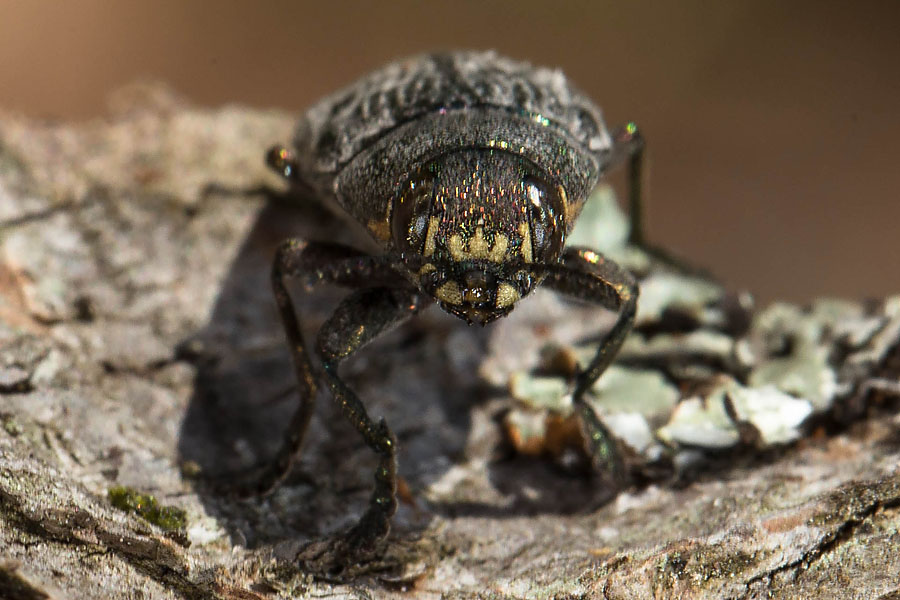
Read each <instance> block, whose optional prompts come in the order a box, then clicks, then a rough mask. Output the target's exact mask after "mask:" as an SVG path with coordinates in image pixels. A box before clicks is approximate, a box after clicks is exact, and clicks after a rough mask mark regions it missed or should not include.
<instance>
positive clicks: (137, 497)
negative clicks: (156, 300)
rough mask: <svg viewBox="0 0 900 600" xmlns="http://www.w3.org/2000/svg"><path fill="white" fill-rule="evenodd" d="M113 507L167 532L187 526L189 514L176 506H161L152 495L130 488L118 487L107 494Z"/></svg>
mask: <svg viewBox="0 0 900 600" xmlns="http://www.w3.org/2000/svg"><path fill="white" fill-rule="evenodd" d="M107 495H108V497H109V501H110V502H111V503H112V505H113V506H115V507H116V508H118V509H119V510H124V511H125V512H131V513H134V514H136V515H138V516H139V517H141V518H143V519H144V520H146V521H149V522H150V523H153V524H154V525H156V526H157V527H159V528H160V529H162V530H163V531H166V532H170V531H180V530H183V529H184V528H185V527H186V525H187V514H186V513H185V512H184V511H183V510H182V509H180V508H175V507H174V506H160V504H159V502H157V501H156V498H154V497H153V496H151V495H150V494H141V493H139V492H137V491H135V490H133V489H131V488H129V487H125V486H117V487H113V488H110V489H109V492H108V493H107Z"/></svg>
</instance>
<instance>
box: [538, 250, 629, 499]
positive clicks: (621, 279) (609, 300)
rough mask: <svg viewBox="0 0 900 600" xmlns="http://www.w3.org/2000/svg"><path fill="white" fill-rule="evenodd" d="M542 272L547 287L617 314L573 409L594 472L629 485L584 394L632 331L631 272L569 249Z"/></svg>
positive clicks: (579, 379) (581, 377) (581, 376)
mask: <svg viewBox="0 0 900 600" xmlns="http://www.w3.org/2000/svg"><path fill="white" fill-rule="evenodd" d="M543 269H546V270H543ZM543 269H542V272H544V273H546V279H545V280H544V284H545V285H548V286H549V287H551V288H552V289H554V290H556V291H557V292H560V293H563V294H566V295H568V296H573V297H576V298H580V299H582V300H587V301H589V302H595V303H597V304H600V305H601V306H603V307H604V308H607V309H609V310H613V311H616V312H617V313H618V318H617V319H616V322H615V324H614V325H613V327H612V329H610V330H609V332H608V333H607V334H606V335H605V336H604V338H603V339H602V340H601V341H600V345H599V346H598V348H597V353H596V354H595V355H594V358H593V359H592V360H591V362H590V364H588V366H587V368H585V369H584V370H582V371H580V372H579V373H578V375H577V376H576V378H575V390H574V391H573V393H572V403H573V405H574V407H575V410H576V411H577V413H578V416H579V418H580V420H581V426H582V428H583V433H584V436H585V440H587V443H588V452H589V454H590V456H591V462H592V464H593V466H594V468H595V469H596V470H598V471H605V472H608V473H610V474H611V475H612V477H613V479H614V480H615V481H616V482H617V483H621V482H623V481H624V479H625V469H624V465H623V461H622V457H621V455H620V453H619V451H618V450H617V448H616V442H615V440H614V439H613V436H612V434H611V433H610V431H609V430H608V429H607V428H606V426H605V425H604V424H603V423H602V422H601V421H600V419H599V418H598V417H597V415H596V413H594V410H593V409H592V408H591V407H590V405H589V404H588V403H587V401H586V400H585V393H586V392H587V391H588V390H589V389H590V388H591V386H592V385H593V384H594V382H595V381H597V379H598V378H599V377H600V375H602V374H603V371H605V370H606V368H607V367H608V366H609V364H610V363H611V362H612V360H613V358H614V357H615V356H616V354H617V353H618V351H619V348H621V347H622V343H623V342H624V341H625V337H626V336H627V335H628V332H629V331H631V328H632V327H633V325H634V317H635V312H636V309H637V299H638V287H637V283H636V282H635V280H634V277H632V276H631V274H630V273H629V272H628V271H626V270H625V269H623V268H621V267H619V266H618V265H617V264H616V263H614V262H612V261H611V260H609V259H608V258H606V257H604V256H603V255H601V254H600V253H598V252H594V251H592V250H588V249H586V248H567V249H566V251H565V253H564V254H563V256H562V258H561V262H560V264H558V265H544V266H543Z"/></svg>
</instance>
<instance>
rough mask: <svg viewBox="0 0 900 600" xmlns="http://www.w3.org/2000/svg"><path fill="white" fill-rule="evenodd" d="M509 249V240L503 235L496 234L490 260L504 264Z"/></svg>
mask: <svg viewBox="0 0 900 600" xmlns="http://www.w3.org/2000/svg"><path fill="white" fill-rule="evenodd" d="M507 248H509V239H508V238H507V237H506V236H505V235H503V234H502V233H498V234H496V235H495V236H494V247H493V248H491V253H490V255H489V256H488V258H489V259H491V260H492V261H494V262H502V261H503V259H504V258H505V257H506V249H507Z"/></svg>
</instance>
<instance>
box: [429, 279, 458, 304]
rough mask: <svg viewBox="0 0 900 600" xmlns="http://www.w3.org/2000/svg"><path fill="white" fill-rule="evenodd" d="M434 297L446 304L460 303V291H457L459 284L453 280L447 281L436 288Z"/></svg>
mask: <svg viewBox="0 0 900 600" xmlns="http://www.w3.org/2000/svg"><path fill="white" fill-rule="evenodd" d="M434 297H435V298H437V299H438V300H440V301H441V302H446V303H447V304H462V293H461V292H460V291H459V284H457V283H456V282H455V281H448V282H447V283H445V284H444V285H442V286H441V287H439V288H438V289H436V290H435V292H434Z"/></svg>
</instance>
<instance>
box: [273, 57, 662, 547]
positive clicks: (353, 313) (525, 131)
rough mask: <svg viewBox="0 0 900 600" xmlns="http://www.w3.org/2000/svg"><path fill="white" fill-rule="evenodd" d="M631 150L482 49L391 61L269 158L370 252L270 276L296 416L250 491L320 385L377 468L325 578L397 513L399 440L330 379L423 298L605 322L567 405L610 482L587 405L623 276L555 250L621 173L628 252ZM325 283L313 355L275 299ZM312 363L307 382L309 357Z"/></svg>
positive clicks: (315, 252) (316, 109)
mask: <svg viewBox="0 0 900 600" xmlns="http://www.w3.org/2000/svg"><path fill="white" fill-rule="evenodd" d="M643 148H644V142H643V139H642V137H641V135H640V134H639V132H638V131H637V128H636V127H635V126H634V125H633V124H629V125H627V126H626V127H624V128H622V129H621V130H619V131H618V132H616V133H615V134H610V133H609V132H608V131H607V129H606V126H605V124H604V122H603V119H602V117H601V113H600V110H599V108H598V107H597V106H595V105H594V104H593V103H592V102H591V101H590V100H588V99H587V98H586V97H585V96H584V95H583V94H582V93H581V92H579V91H578V90H577V89H576V88H574V87H573V86H572V85H570V84H569V83H568V81H567V80H566V78H565V77H564V75H563V74H562V73H561V72H560V71H558V70H551V69H546V68H538V67H533V66H531V65H529V64H526V63H522V62H517V61H514V60H511V59H508V58H504V57H501V56H499V55H497V54H496V53H494V52H462V51H461V52H450V53H438V54H430V55H423V56H416V57H413V58H409V59H406V60H401V61H397V62H393V63H391V64H388V65H387V66H385V67H383V68H382V69H380V70H377V71H375V72H373V73H371V74H370V75H368V76H365V77H363V78H362V79H360V80H359V81H357V82H356V83H354V84H352V85H351V86H349V87H348V88H346V89H344V90H342V91H339V92H337V93H336V94H334V95H332V96H329V97H327V98H325V99H324V100H321V101H320V102H319V103H317V104H316V105H314V106H313V107H312V108H311V109H309V111H308V112H307V113H306V114H305V115H304V116H303V117H302V118H301V120H300V122H299V124H298V126H297V129H296V131H295V134H294V138H293V143H292V146H291V147H290V148H285V147H275V148H273V149H271V150H270V151H269V153H268V155H267V162H268V163H269V165H270V166H271V167H272V168H274V169H275V170H276V171H277V172H278V173H280V174H281V175H282V176H284V177H285V178H286V179H287V180H289V181H290V182H291V183H292V184H293V185H295V186H297V187H299V188H303V189H305V190H306V191H307V192H310V193H312V194H313V195H314V196H316V197H317V198H320V199H323V200H329V201H336V203H337V205H338V206H340V207H341V209H343V211H345V212H346V213H349V215H350V216H351V217H352V218H353V219H355V220H356V221H358V222H359V223H361V224H362V225H364V226H365V228H366V229H367V230H368V232H369V234H371V236H372V237H373V238H374V240H375V241H376V242H378V244H379V245H380V247H381V248H382V249H383V253H382V254H381V255H377V256H373V255H369V254H366V253H364V252H362V251H359V250H356V249H353V248H350V247H347V246H343V245H338V244H334V243H324V242H312V241H307V240H302V239H288V240H286V241H284V242H283V243H282V244H281V245H280V246H279V247H278V250H277V252H276V255H275V258H274V261H273V266H272V273H271V280H272V286H273V290H274V295H275V299H276V302H277V305H278V310H279V313H280V316H281V319H282V321H283V325H284V329H285V332H286V337H287V341H288V344H289V347H290V350H291V354H292V358H293V364H294V368H295V371H296V376H297V379H298V381H299V384H300V385H299V388H300V389H299V396H300V403H299V406H298V408H297V410H296V412H295V414H294V416H293V418H292V420H291V423H290V424H289V426H288V429H287V431H286V433H285V439H284V443H283V445H282V447H281V449H280V451H279V452H278V454H277V456H276V458H275V459H274V460H273V461H271V462H270V463H269V464H268V465H267V466H266V468H265V470H264V472H263V473H262V475H261V477H260V478H259V480H258V491H264V490H267V489H271V488H272V487H273V486H274V485H276V484H277V483H278V482H279V481H280V480H281V479H282V478H283V477H284V476H285V474H286V473H287V471H288V470H289V468H290V466H291V462H292V460H293V457H294V456H295V455H296V454H297V453H298V451H299V448H300V445H301V442H302V440H303V437H304V433H305V431H306V429H307V427H308V425H309V421H310V417H311V414H312V406H313V398H314V397H315V394H316V391H317V388H318V385H319V384H320V383H322V384H324V385H325V386H327V388H328V389H329V391H330V393H331V396H332V397H333V399H334V400H335V401H336V402H337V404H338V405H339V406H340V408H341V410H342V412H343V414H344V415H345V416H346V418H347V419H348V420H349V421H350V422H351V423H352V424H353V426H354V427H355V428H356V430H357V431H358V432H359V433H360V434H361V436H362V438H363V439H364V440H365V443H366V444H367V445H368V446H369V447H370V448H371V449H372V450H373V451H374V452H375V453H376V454H377V456H378V466H377V469H376V472H375V488H374V491H373V493H372V496H371V499H370V502H369V505H368V508H367V510H366V512H365V513H364V514H363V516H362V517H361V518H360V520H359V521H358V522H357V523H356V524H355V525H354V526H353V527H351V528H350V529H349V530H348V531H346V532H344V533H342V534H340V535H337V536H336V537H334V538H332V539H331V540H329V541H327V543H325V542H323V544H324V546H321V553H322V555H323V556H326V555H327V557H329V558H328V560H331V561H332V562H333V563H335V564H340V563H341V562H344V563H348V562H351V561H358V560H362V559H364V558H365V557H366V556H370V555H372V553H373V552H375V549H376V548H377V547H378V545H379V542H381V541H382V540H384V539H385V538H386V536H387V534H388V531H389V529H390V520H391V517H392V516H393V514H394V512H395V511H396V509H397V500H396V490H397V460H396V453H397V442H396V438H395V437H394V435H393V434H392V433H391V430H390V429H389V427H388V425H387V423H386V422H385V421H384V420H383V419H382V420H380V421H375V420H373V419H372V418H371V417H370V416H369V415H368V413H367V411H366V408H365V406H364V405H363V403H362V401H361V400H360V398H359V396H358V395H357V394H356V392H354V391H353V390H352V389H350V387H349V386H348V385H347V384H346V383H345V382H344V381H343V380H342V379H341V377H340V374H339V366H340V364H341V362H342V361H343V360H344V359H346V358H347V357H348V356H350V355H352V354H353V353H355V352H356V351H358V350H359V349H360V348H362V347H363V346H364V345H365V344H366V343H368V342H370V341H371V340H373V339H374V338H375V337H377V336H378V335H379V334H381V333H383V332H385V331H386V330H388V329H390V328H392V327H394V326H396V325H398V324H399V323H401V322H402V321H404V320H406V319H408V318H409V317H411V316H413V315H415V314H416V313H418V312H419V311H421V310H422V309H423V308H425V307H426V306H427V305H429V304H431V303H432V302H436V303H437V304H438V305H439V306H440V307H441V308H442V309H444V310H445V311H447V312H449V313H451V314H453V315H455V316H457V317H460V318H462V319H464V320H466V321H467V322H469V323H470V324H478V325H486V324H487V323H490V322H491V321H493V320H495V319H497V318H499V317H502V316H504V315H506V314H508V313H509V312H510V311H511V310H512V309H513V308H514V306H515V305H516V303H517V302H519V301H520V300H521V299H522V298H524V297H525V296H527V295H528V294H529V293H530V292H531V291H532V290H534V289H535V288H536V287H537V286H538V285H540V284H543V285H544V286H549V287H550V288H552V289H554V290H556V291H558V292H560V293H562V294H565V295H567V296H571V297H575V298H580V299H582V300H586V301H589V302H593V303H596V304H599V305H600V306H602V307H604V308H605V309H608V310H612V311H615V312H616V313H617V319H616V321H615V324H614V325H613V326H612V328H611V329H610V330H609V331H608V332H607V333H606V335H605V337H604V338H603V339H602V340H601V341H600V343H599V345H598V349H597V352H596V355H595V356H594V358H593V359H592V360H591V361H590V363H589V364H588V365H587V367H586V368H584V369H583V370H581V371H579V372H578V373H577V375H576V376H575V378H574V389H573V392H572V399H573V405H574V406H575V408H576V412H577V414H578V416H579V418H580V422H581V424H582V428H583V431H584V434H585V439H586V443H587V447H588V451H589V454H590V456H591V457H592V462H593V464H594V467H595V468H596V469H597V470H601V471H605V472H608V473H610V474H611V475H612V476H613V478H614V479H616V480H621V479H622V478H623V476H624V474H623V463H622V459H621V458H620V456H619V454H618V452H617V451H616V445H615V442H614V440H613V438H612V436H611V435H610V433H609V431H608V430H607V429H606V427H605V426H604V425H603V423H602V422H601V421H600V420H599V419H598V418H597V416H596V415H595V414H594V412H593V410H592V409H591V408H590V407H589V406H588V404H587V403H586V401H585V398H584V396H585V392H586V391H587V390H588V389H589V388H590V387H591V385H592V384H593V383H594V382H595V381H596V380H597V378H598V377H600V375H601V374H602V373H603V371H604V370H605V369H606V368H607V366H608V365H609V364H610V362H611V361H612V359H613V357H614V356H615V354H616V353H617V351H618V350H619V348H620V347H621V345H622V343H623V341H624V339H625V337H626V335H627V334H628V332H629V331H630V330H631V328H632V326H633V323H634V317H635V311H636V306H637V298H638V286H637V283H636V281H635V279H634V278H633V276H632V275H631V274H630V273H629V272H628V271H626V270H625V269H622V268H620V267H619V266H618V265H616V264H615V263H614V262H612V261H610V260H609V259H607V258H605V257H604V256H602V255H601V254H600V253H598V252H595V251H593V250H591V249H588V248H567V247H566V246H565V240H566V235H567V234H568V233H569V232H570V231H571V229H572V227H573V225H574V223H575V221H576V219H577V218H578V215H579V213H580V211H581V209H582V206H583V205H584V202H585V200H586V199H587V197H588V195H589V193H590V192H591V190H592V189H593V188H594V186H595V185H596V184H597V182H598V180H599V178H600V177H601V176H602V175H604V174H605V173H606V172H607V171H608V170H610V169H611V168H613V167H614V166H616V165H618V164H620V163H623V162H627V163H628V165H629V182H630V191H629V198H630V200H629V201H630V205H631V206H630V208H631V211H630V212H631V240H630V241H631V242H632V243H637V244H641V243H642V242H643V236H642V232H641V221H640V178H641V175H640V172H641V164H642V157H643ZM290 279H299V280H300V281H301V282H302V283H304V284H305V285H306V287H307V288H310V287H312V286H314V285H316V284H319V283H325V282H327V283H332V284H337V285H342V286H346V287H349V288H352V289H354V291H353V292H352V293H350V294H349V295H348V296H347V297H346V298H345V299H344V300H343V301H342V302H341V303H340V304H339V305H338V307H337V308H336V310H335V311H334V313H333V314H332V316H331V317H330V318H329V319H328V320H326V322H325V323H324V324H323V325H322V327H321V329H320V331H319V333H318V336H317V339H316V343H315V345H314V346H313V347H310V346H308V345H307V344H306V342H305V341H304V339H303V335H302V334H301V329H300V317H299V315H298V314H297V311H296V310H295V306H294V304H293V303H292V301H291V297H290V295H289V293H288V289H287V281H288V280H290ZM313 355H315V356H316V357H317V358H318V360H319V361H320V362H321V370H320V373H318V374H317V373H316V370H315V369H314V367H313V362H312V356H313Z"/></svg>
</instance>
